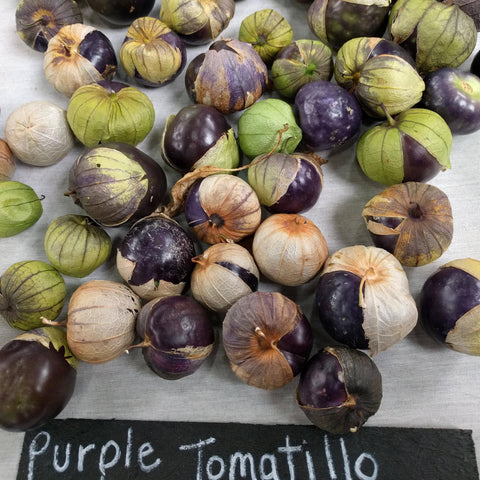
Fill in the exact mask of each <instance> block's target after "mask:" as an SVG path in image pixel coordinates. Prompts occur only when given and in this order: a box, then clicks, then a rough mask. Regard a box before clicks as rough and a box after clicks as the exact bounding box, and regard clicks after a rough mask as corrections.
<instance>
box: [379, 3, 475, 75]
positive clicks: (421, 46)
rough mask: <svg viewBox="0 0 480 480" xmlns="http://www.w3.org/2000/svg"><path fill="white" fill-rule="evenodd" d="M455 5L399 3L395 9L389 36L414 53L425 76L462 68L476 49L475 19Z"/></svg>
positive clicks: (418, 66)
mask: <svg viewBox="0 0 480 480" xmlns="http://www.w3.org/2000/svg"><path fill="white" fill-rule="evenodd" d="M451 3H452V2H438V1H437V0H397V1H396V2H395V3H394V5H393V7H392V11H391V12H390V16H389V24H388V33H389V35H390V37H391V38H392V39H393V41H394V42H396V43H398V44H399V45H402V46H404V47H405V48H406V49H407V50H408V51H409V52H410V53H411V55H412V57H413V58H414V59H415V61H416V64H417V68H418V71H419V72H420V73H421V74H422V75H425V74H427V73H430V72H433V71H435V70H438V69H440V68H442V67H458V66H460V65H461V64H462V63H463V62H464V61H465V60H466V59H467V58H468V57H469V56H470V54H471V53H472V52H473V50H474V48H475V45H476V43H477V29H476V27H475V22H474V20H473V18H471V17H470V16H469V15H468V14H466V13H465V12H463V11H462V10H461V9H460V7H459V6H458V5H455V4H451Z"/></svg>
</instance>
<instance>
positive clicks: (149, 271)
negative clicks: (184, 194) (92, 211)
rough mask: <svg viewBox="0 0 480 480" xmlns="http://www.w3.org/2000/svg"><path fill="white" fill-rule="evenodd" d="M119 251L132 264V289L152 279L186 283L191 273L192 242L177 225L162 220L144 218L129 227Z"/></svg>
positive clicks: (193, 254)
mask: <svg viewBox="0 0 480 480" xmlns="http://www.w3.org/2000/svg"><path fill="white" fill-rule="evenodd" d="M119 250H120V253H121V255H122V256H123V257H124V258H127V259H128V260H130V261H131V262H134V263H135V268H134V269H133V272H132V275H131V278H130V280H129V283H130V284H131V285H143V284H145V283H147V282H149V281H150V280H151V279H153V280H154V281H156V282H158V281H160V280H163V281H165V282H170V283H173V284H179V283H181V282H186V281H188V279H189V278H190V274H191V272H192V270H193V262H192V261H191V259H192V258H193V257H194V256H195V244H194V243H193V240H192V239H191V238H190V237H189V235H188V234H187V233H186V232H185V230H184V229H183V228H182V227H181V226H180V225H178V224H177V223H176V222H174V221H173V220H169V219H165V218H162V217H146V218H143V219H141V220H139V221H138V222H137V223H135V224H134V225H132V227H131V228H130V230H129V231H128V232H127V234H126V235H125V237H124V239H123V241H122V243H121V245H120V247H119Z"/></svg>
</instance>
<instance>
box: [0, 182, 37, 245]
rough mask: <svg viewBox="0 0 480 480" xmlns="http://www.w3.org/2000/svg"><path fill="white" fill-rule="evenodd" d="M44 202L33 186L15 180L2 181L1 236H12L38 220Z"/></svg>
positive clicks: (0, 203)
mask: <svg viewBox="0 0 480 480" xmlns="http://www.w3.org/2000/svg"><path fill="white" fill-rule="evenodd" d="M42 213H43V207H42V202H41V200H40V198H38V196H37V194H36V193H35V192H34V191H33V189H32V188H31V187H29V186H28V185H25V184H24V183H21V182H16V181H13V180H5V181H0V237H1V238H5V237H12V236H14V235H17V234H18V233H20V232H23V231H24V230H26V229H27V228H29V227H31V226H32V225H33V224H34V223H36V222H37V221H38V219H39V218H40V217H41V215H42Z"/></svg>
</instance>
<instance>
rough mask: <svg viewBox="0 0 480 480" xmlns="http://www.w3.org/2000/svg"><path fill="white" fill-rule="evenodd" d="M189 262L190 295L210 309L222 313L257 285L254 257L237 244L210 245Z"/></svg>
mask: <svg viewBox="0 0 480 480" xmlns="http://www.w3.org/2000/svg"><path fill="white" fill-rule="evenodd" d="M193 261H194V262H195V268H194V269H193V272H192V276H191V280H190V288H191V291H192V295H193V297H194V298H195V300H197V301H198V302H200V303H201V304H202V305H204V306H205V307H207V308H208V309H210V310H212V311H214V312H221V313H224V312H226V311H227V310H228V309H229V308H230V307H231V306H232V305H233V304H234V303H235V302H236V301H237V300H239V299H240V298H242V297H244V296H245V295H248V294H249V293H252V292H253V291H256V290H257V288H258V282H259V278H260V273H259V271H258V268H257V265H256V264H255V260H254V259H253V257H252V255H251V254H250V253H249V251H248V250H247V249H246V248H244V247H242V246H241V245H238V244H237V243H217V244H215V245H211V246H210V247H208V248H207V249H206V250H205V251H204V252H203V253H202V254H201V255H199V256H198V257H195V258H194V259H193Z"/></svg>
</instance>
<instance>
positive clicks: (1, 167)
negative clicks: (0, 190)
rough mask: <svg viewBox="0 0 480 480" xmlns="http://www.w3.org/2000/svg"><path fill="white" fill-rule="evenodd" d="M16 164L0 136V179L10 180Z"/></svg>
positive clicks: (6, 144)
mask: <svg viewBox="0 0 480 480" xmlns="http://www.w3.org/2000/svg"><path fill="white" fill-rule="evenodd" d="M16 168H17V165H16V163H15V157H14V156H13V153H12V151H11V150H10V147H9V146H8V143H7V142H6V141H5V140H3V139H1V138H0V181H3V180H10V179H11V178H12V177H13V174H14V173H15V170H16Z"/></svg>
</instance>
